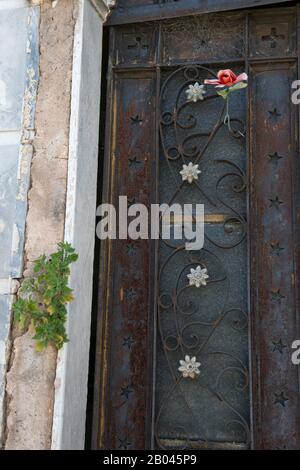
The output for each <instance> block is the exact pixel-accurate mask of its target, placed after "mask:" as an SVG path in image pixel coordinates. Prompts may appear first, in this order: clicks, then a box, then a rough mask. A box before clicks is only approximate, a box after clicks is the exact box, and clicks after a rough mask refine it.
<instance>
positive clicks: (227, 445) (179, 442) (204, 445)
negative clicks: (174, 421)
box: [159, 439, 249, 450]
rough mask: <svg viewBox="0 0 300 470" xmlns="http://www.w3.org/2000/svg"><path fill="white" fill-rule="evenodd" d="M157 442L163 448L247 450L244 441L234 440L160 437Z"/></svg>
mask: <svg viewBox="0 0 300 470" xmlns="http://www.w3.org/2000/svg"><path fill="white" fill-rule="evenodd" d="M159 442H160V443H161V444H162V445H163V448H165V449H168V448H169V449H176V448H177V449H178V448H186V447H187V446H188V449H195V450H197V449H199V450H247V449H249V446H248V445H247V444H244V443H236V442H214V441H211V442H203V441H196V440H186V441H184V440H183V439H160V440H159Z"/></svg>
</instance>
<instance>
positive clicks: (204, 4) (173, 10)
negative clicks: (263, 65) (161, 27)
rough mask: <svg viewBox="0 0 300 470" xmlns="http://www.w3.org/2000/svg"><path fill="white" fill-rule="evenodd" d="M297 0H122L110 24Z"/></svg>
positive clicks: (112, 15) (113, 13)
mask: <svg viewBox="0 0 300 470" xmlns="http://www.w3.org/2000/svg"><path fill="white" fill-rule="evenodd" d="M292 1H293V0H119V2H118V3H117V6H116V8H115V9H114V10H113V11H112V13H111V15H110V16H109V18H108V20H107V24H108V25H119V24H126V23H139V22H142V21H151V20H161V19H169V18H177V17H183V16H191V15H200V14H204V13H216V12H220V11H228V10H239V9H245V8H253V7H259V6H264V5H276V4H279V3H290V2H292Z"/></svg>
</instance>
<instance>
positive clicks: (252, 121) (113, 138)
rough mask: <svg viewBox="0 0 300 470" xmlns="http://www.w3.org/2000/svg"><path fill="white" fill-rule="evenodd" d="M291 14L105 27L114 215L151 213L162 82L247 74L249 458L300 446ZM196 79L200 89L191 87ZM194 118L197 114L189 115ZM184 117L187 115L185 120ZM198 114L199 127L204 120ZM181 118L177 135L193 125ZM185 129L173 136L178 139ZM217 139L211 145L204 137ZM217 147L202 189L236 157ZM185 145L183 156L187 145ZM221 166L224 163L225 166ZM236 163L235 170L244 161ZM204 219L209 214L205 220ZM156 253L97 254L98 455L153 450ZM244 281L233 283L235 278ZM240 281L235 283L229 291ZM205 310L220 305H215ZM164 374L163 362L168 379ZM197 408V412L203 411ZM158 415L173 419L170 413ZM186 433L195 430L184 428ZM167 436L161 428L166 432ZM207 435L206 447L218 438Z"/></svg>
mask: <svg viewBox="0 0 300 470" xmlns="http://www.w3.org/2000/svg"><path fill="white" fill-rule="evenodd" d="M131 3H132V4H133V2H131ZM140 3H142V0H141V2H140ZM220 3H221V2H220ZM225 3H226V2H224V4H223V5H225ZM177 4H178V5H179V4H181V2H180V1H179V2H176V4H175V3H174V5H173V7H175V6H177ZM142 5H144V3H142ZM166 5H168V6H170V5H171V3H169V2H168V3H166ZM158 6H159V5H152V7H158ZM164 6H165V5H163V8H164ZM131 7H132V8H133V5H131ZM144 7H145V8H146V4H145V6H144ZM149 8H150V7H149ZM296 12H297V9H296V8H293V7H291V8H282V9H278V8H276V9H272V10H271V9H270V10H269V9H267V10H266V11H259V12H258V11H253V10H251V12H248V13H247V12H237V13H223V14H221V15H220V14H217V15H216V16H214V15H203V16H201V15H200V16H198V17H197V18H195V17H191V18H178V19H176V20H175V19H173V20H171V21H163V22H161V23H159V22H153V23H147V24H145V23H141V24H133V25H125V26H118V27H112V28H111V41H110V48H111V49H110V67H109V83H110V90H111V91H110V92H109V94H108V104H109V106H108V107H109V109H110V111H109V112H108V115H107V130H106V157H105V159H106V167H107V172H106V176H105V182H104V185H105V188H106V189H105V193H104V194H105V201H104V202H113V203H114V204H117V203H118V200H117V199H118V196H119V195H127V196H128V198H129V205H130V204H133V203H134V202H141V203H144V204H145V205H146V206H149V204H150V202H158V200H159V191H160V188H159V187H158V181H159V178H158V177H159V171H157V169H159V170H160V171H163V166H162V162H161V154H162V152H161V151H160V147H159V126H160V123H161V122H162V121H163V119H162V116H161V115H160V97H159V92H160V89H161V87H162V86H164V84H165V83H167V82H168V77H170V76H172V77H175V78H176V76H177V75H176V74H177V73H178V71H180V67H182V71H183V70H184V69H185V68H186V69H187V70H189V68H190V71H191V72H192V73H193V66H194V65H195V66H196V67H194V71H195V70H196V69H197V67H199V66H200V64H202V65H205V66H207V67H210V68H211V69H214V70H216V69H217V67H222V68H227V66H228V67H229V66H230V67H231V68H232V69H233V70H235V71H236V72H240V71H242V70H244V67H248V69H249V70H248V71H249V75H250V82H249V99H250V103H249V104H250V107H249V112H248V181H249V186H248V199H249V204H248V210H249V212H248V214H247V213H246V212H247V210H246V209H245V210H243V211H242V212H243V218H244V219H245V226H246V218H247V219H248V232H249V234H248V251H249V259H248V266H249V270H248V271H249V272H248V273H247V272H245V273H244V275H245V279H246V278H247V275H249V278H250V282H249V289H250V297H251V299H250V300H251V302H250V303H249V308H248V313H249V317H250V323H251V331H250V343H251V347H250V352H249V356H250V363H251V369H252V370H251V375H250V382H251V383H250V387H251V388H252V396H251V399H252V405H251V406H252V418H253V419H252V423H251V434H252V443H251V444H252V447H253V448H259V449H277V448H287V449H296V448H298V449H299V448H300V428H299V426H300V416H299V407H300V403H299V375H298V374H299V372H298V369H297V367H296V366H295V365H293V364H292V362H291V353H292V351H291V344H292V342H293V341H294V340H295V339H298V338H299V337H300V336H299V335H300V331H299V320H298V315H299V305H298V306H297V299H299V295H298V290H297V289H299V280H298V271H299V269H298V270H297V266H299V259H297V257H298V258H299V220H300V218H299V206H300V203H299V163H298V153H297V152H298V116H297V112H298V110H297V107H296V106H294V105H293V104H292V102H291V82H292V81H293V80H294V79H296V78H297V70H298V67H299V61H298V53H299V50H298V49H299V48H298V45H297V35H296V30H297V24H296V22H297V20H296V18H297V14H296ZM144 13H145V15H144V17H143V19H144V18H147V14H146V13H147V12H146V10H145V12H144ZM182 14H183V13H182ZM115 18H116V16H115ZM143 19H141V21H143ZM183 22H184V27H183V26H182V25H183ZM228 25H230V26H228ZM203 31H205V33H204V32H203ZM230 31H232V32H233V33H232V34H230ZM247 33H248V36H247ZM220 64H221V65H220ZM229 64H230V65H229ZM200 68H201V67H200ZM175 72H176V73H175ZM180 73H182V72H180ZM201 73H202V72H201ZM172 74H174V75H172ZM178 76H179V75H178ZM197 77H198V75H197ZM198 78H199V80H200V81H201V80H202V79H203V77H202V75H201V76H200V75H199V77H198ZM204 78H207V77H204ZM181 85H182V84H180V83H179V82H178V83H177V85H176V80H175V81H174V84H173V85H172V84H171V82H170V83H169V85H168V87H169V88H168V89H169V92H170V96H171V97H172V96H176V93H177V91H178V90H180V89H181V88H180V86H181ZM172 87H173V88H172ZM238 93H241V94H240V95H239V94H238ZM238 93H237V94H236V96H235V98H234V101H233V102H232V112H234V113H235V114H237V116H238V118H240V119H241V118H242V116H240V115H239V113H242V111H243V109H246V107H247V103H245V102H243V103H240V104H239V103H238V101H236V102H235V100H238V99H242V97H245V96H246V95H245V94H243V93H244V92H238ZM220 99H221V98H220ZM211 102H212V101H211ZM234 103H235V104H234ZM164 106H165V107H166V109H164V107H162V108H161V110H162V111H166V112H167V115H168V112H169V111H170V112H169V116H170V115H172V112H175V111H174V109H173V108H174V107H173V108H172V106H171V105H170V106H171V109H170V110H169V109H168V106H169V103H168V101H167V100H166V101H164ZM170 106H169V107H170ZM197 109H198V111H199V112H200V108H197ZM197 109H196V107H195V108H194V110H193V111H195V115H197V113H198V111H197ZM212 112H213V111H212ZM205 116H206V118H207V120H208V121H210V114H209V113H207V114H205ZM165 117H166V116H165ZM198 118H199V119H198ZM190 119H191V120H190V121H189V125H190V124H191V123H193V122H194V121H193V118H191V117H190ZM171 121H172V120H171ZM197 122H198V123H200V124H201V125H202V123H203V122H204V120H203V116H202V115H201V116H200V115H199V116H198V117H197ZM167 127H168V126H167ZM183 129H185V128H183ZM189 129H190V128H189V126H187V127H186V131H185V132H189ZM223 130H224V132H225V129H223ZM196 135H197V134H196ZM222 136H223V134H221V133H220V134H219V135H218V138H219V139H221V137H222ZM172 139H173V137H172V136H171V137H170V136H167V139H166V141H167V146H171V147H174V142H173V141H172ZM226 139H229V136H228V135H227V134H226V138H225V137H224V140H223V141H222V139H221V140H220V141H219V147H216V149H217V150H216V151H215V152H213V151H212V152H211V154H210V155H209V158H208V164H207V170H208V172H207V174H208V175H209V174H210V171H211V175H212V178H210V177H207V178H206V179H205V180H204V179H203V175H201V178H202V184H204V187H205V185H208V187H210V188H211V187H212V184H213V173H214V170H213V169H212V168H213V166H212V165H211V166H210V165H209V160H210V159H211V161H213V160H214V159H215V158H217V157H218V155H215V153H217V154H222V153H224V152H225V153H226V152H227V150H228V152H229V154H230V155H229V156H230V158H233V159H235V158H237V157H235V156H234V155H235V152H236V150H237V149H236V147H234V149H235V150H231V147H230V145H232V142H231V140H228V142H227V140H226ZM223 142H226V144H225V143H224V144H223ZM243 142H245V141H243ZM192 143H193V140H192V141H191V145H192ZM161 144H162V142H161ZM194 144H195V145H194V147H192V148H191V149H190V152H191V153H193V152H194V151H195V148H196V147H197V145H201V142H200V141H199V142H194ZM233 145H234V144H233ZM211 148H213V146H211ZM241 148H242V146H241ZM243 148H244V147H243ZM193 149H194V150H193ZM181 150H182V149H181ZM173 152H174V148H173ZM187 153H189V152H187ZM245 154H246V152H244V155H245ZM236 155H241V156H242V155H243V153H239V152H237V153H236ZM173 156H174V155H173ZM171 157H172V155H171ZM225 157H226V158H225ZM225 157H224V158H225V159H227V157H228V155H225ZM224 158H223V160H224ZM234 161H235V160H234ZM202 163H203V162H201V164H202ZM240 163H241V164H242V168H244V166H243V165H244V164H246V161H245V158H244V160H242V161H241V162H240ZM210 168H211V169H210ZM201 169H202V170H204V168H202V167H201ZM243 171H244V170H243ZM161 176H162V175H160V180H163V181H164V183H163V185H162V187H163V189H167V188H168V184H170V185H171V183H170V182H169V183H168V180H167V179H166V180H164V178H166V177H167V175H166V174H165V175H164V178H163V179H161ZM233 187H234V186H233ZM170 190H172V187H171V186H170ZM214 196H215V194H214V192H213V191H212V197H214ZM160 202H163V201H160ZM219 212H220V211H219ZM297 214H298V216H297ZM209 215H211V216H213V217H215V216H216V215H217V216H220V214H219V213H218V214H215V213H212V214H209ZM221 215H222V214H221ZM216 220H217V219H216ZM218 220H219V219H218ZM222 220H223V219H222ZM246 228H247V227H246ZM235 229H236V227H235ZM230 230H231V229H230ZM228 233H229V234H230V233H231V234H232V233H233V232H231V231H229V232H228ZM221 242H224V240H221ZM245 245H246V244H245ZM240 246H241V247H242V246H243V245H242V244H241V245H240ZM219 251H220V250H219ZM158 253H159V250H158V247H157V246H156V249H154V246H153V245H152V244H151V243H150V242H149V241H147V240H144V241H143V240H138V241H127V240H119V241H118V240H116V241H113V242H105V243H104V244H103V250H102V257H101V259H102V267H103V269H102V272H101V291H100V292H101V293H100V297H101V299H100V300H101V304H102V306H101V312H100V317H101V319H100V326H99V332H100V333H99V349H98V351H99V356H100V359H99V360H98V366H97V367H98V373H99V374H100V375H101V380H100V383H99V384H98V386H97V387H98V390H99V389H100V392H98V395H99V393H100V398H99V401H100V404H99V406H98V405H97V400H96V420H97V423H98V421H100V425H99V430H98V435H97V446H99V447H101V448H106V449H144V448H150V447H151V446H153V439H154V435H155V432H156V431H157V429H156V424H155V418H157V416H156V417H155V413H153V415H152V410H155V409H157V408H155V406H153V403H154V402H153V403H152V400H154V398H155V396H156V397H157V396H159V393H157V390H155V386H156V387H159V386H161V387H162V388H161V390H163V387H164V386H165V385H166V380H165V378H164V370H163V367H162V368H161V369H159V367H158V372H157V373H158V374H160V381H161V384H160V381H159V380H158V379H157V373H156V374H155V371H153V369H154V368H155V367H156V365H157V364H158V359H159V354H160V352H159V349H156V345H155V339H156V334H157V332H156V329H157V325H156V321H157V317H155V314H154V313H153V312H154V306H155V305H156V302H157V300H158V299H157V298H156V296H155V292H156V291H157V292H158V278H159V276H158V272H157V269H155V266H154V260H155V257H158ZM229 253H230V252H229ZM238 256H241V259H244V258H242V256H244V255H242V254H240V255H238V254H235V255H232V257H231V258H230V256H228V259H227V262H228V263H229V262H232V263H233V264H234V263H239V269H241V262H240V261H239V258H238ZM245 256H246V255H245ZM229 258H230V259H229ZM158 261H159V260H158ZM157 264H159V263H157ZM224 265H225V264H224ZM244 269H245V271H246V267H245V268H244ZM236 272H238V270H235V273H236ZM171 276H172V273H171V274H170V276H169V278H168V277H167V280H166V282H167V285H168V286H169V284H168V282H169V281H170V280H171ZM243 279H244V278H242V276H240V281H243ZM243 282H244V281H243ZM237 284H238V283H237ZM233 288H234V286H233ZM245 289H246V287H245ZM241 291H243V289H242V290H241ZM245 296H246V293H245ZM218 298H222V294H220V295H219V296H218ZM236 300H238V298H237V296H235V301H236ZM298 303H299V301H298ZM243 308H244V309H246V306H244V307H243ZM206 310H207V311H210V310H209V308H207V309H206ZM202 333H203V332H202V331H200V333H199V334H200V335H202ZM158 336H159V335H158ZM224 338H227V336H226V335H224ZM158 339H159V338H158ZM224 341H225V340H224ZM225 342H226V341H225ZM234 344H235V346H237V344H236V343H234ZM245 344H246V343H245ZM221 349H222V348H221ZM221 349H220V350H221ZM157 351H158V352H157ZM243 351H244V350H243ZM155 352H157V356H156V355H155ZM243 354H244V353H243ZM246 359H247V358H246V357H245V360H246ZM201 362H202V361H201ZM207 363H208V362H207ZM175 366H176V364H175V362H174V368H175V369H176V367H175ZM155 377H156V384H155ZM223 392H224V390H223ZM154 401H155V400H154ZM157 403H158V399H157ZM157 403H156V407H157V406H158V405H157ZM154 404H155V403H154ZM206 408H207V409H206V411H207V410H208V411H209V406H207V407H206ZM99 409H100V412H99ZM171 409H172V410H173V412H174V410H175V411H176V406H173V407H172V406H171ZM198 411H199V410H198V409H197V412H198ZM166 416H167V413H166ZM178 417H179V418H180V416H179V414H178ZM185 419H186V416H185V415H184V420H185ZM170 422H171V420H170ZM193 425H194V426H196V427H197V423H196V421H194V422H193ZM173 428H174V426H172V425H171V426H170V429H171V431H172V432H173V430H174V429H173ZM168 429H169V428H168ZM168 429H167V430H168ZM215 431H216V435H217V436H220V433H219V431H220V429H216V430H215V429H214V432H215ZM172 432H171V433H170V436H171V438H170V436H164V434H165V429H163V430H162V433H161V436H160V438H161V437H163V438H164V437H166V438H167V440H168V441H170V442H168V443H167V444H166V446H167V447H170V448H172V446H173V445H175V444H174V442H173V437H174V436H175V439H177V441H178V439H179V440H180V439H181V437H182V436H181V435H180V433H177V434H176V433H175V434H176V435H175V434H174V436H173V435H172ZM218 433H219V434H218ZM223 434H224V433H223ZM224 435H225V434H224ZM195 436H196V437H195ZM199 436H200V437H199ZM192 439H193V444H192V445H193V446H194V447H193V448H207V445H206V443H205V442H204V443H203V442H202V441H203V439H202V435H201V433H199V430H197V429H196V430H195V433H194V434H193V435H192ZM183 440H184V439H183ZM212 440H213V441H214V442H213V443H211V448H224V447H226V446H227V448H228V442H226V443H225V442H219V441H218V438H216V437H215V436H213V437H212ZM221 440H222V439H221ZM223 440H226V441H230V437H228V436H225V437H224V438H223ZM215 441H216V442H215ZM237 442H238V444H237V445H236V443H235V444H234V445H233V447H241V448H244V447H247V446H248V444H249V443H248V441H247V442H246V441H244V440H241V442H239V441H237ZM183 444H184V443H183ZM183 444H182V445H183ZM185 444H186V442H185ZM229 444H230V442H229ZM245 444H246V445H245ZM229 447H230V445H229Z"/></svg>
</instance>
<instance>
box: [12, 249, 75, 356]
mask: <svg viewBox="0 0 300 470" xmlns="http://www.w3.org/2000/svg"><path fill="white" fill-rule="evenodd" d="M77 259H78V255H77V254H76V253H75V250H74V248H72V246H71V245H70V244H69V243H59V245H58V251H57V252H56V253H53V254H52V255H50V256H49V257H47V256H45V255H43V256H41V257H40V258H38V259H37V260H35V261H34V275H33V276H32V277H30V278H28V279H25V280H24V281H23V283H22V286H21V288H20V289H19V298H18V300H17V301H16V302H15V304H14V306H13V310H14V315H15V319H16V321H17V322H19V324H20V326H21V328H27V327H28V326H29V325H30V324H31V325H32V327H33V329H34V332H35V334H34V337H33V339H35V340H36V349H37V351H42V350H43V349H44V348H46V347H47V346H48V345H49V344H53V345H54V346H55V347H56V348H57V349H60V348H62V346H63V345H64V343H66V342H67V341H68V337H67V334H66V329H65V322H66V319H67V309H66V305H67V304H68V303H69V302H71V301H72V300H73V291H72V289H70V287H68V280H69V275H70V264H71V263H74V262H75V261H76V260H77Z"/></svg>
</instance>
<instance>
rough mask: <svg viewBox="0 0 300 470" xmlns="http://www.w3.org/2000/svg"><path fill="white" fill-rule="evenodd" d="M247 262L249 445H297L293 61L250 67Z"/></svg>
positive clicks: (299, 425) (299, 429) (299, 434)
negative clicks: (250, 368) (250, 380)
mask: <svg viewBox="0 0 300 470" xmlns="http://www.w3.org/2000/svg"><path fill="white" fill-rule="evenodd" d="M250 72H251V77H252V80H251V116H252V118H253V125H252V126H251V130H252V132H251V150H252V152H251V153H252V158H251V214H250V215H251V218H250V224H251V239H252V243H251V263H252V282H251V284H252V285H251V287H252V350H253V355H252V357H253V390H254V393H253V398H254V401H253V415H254V429H253V436H254V446H255V447H256V448H263V449H281V448H287V449H297V448H298V449H299V446H300V415H299V410H300V402H299V381H298V380H299V378H298V371H297V368H296V367H295V366H294V365H292V363H291V349H290V347H291V344H292V343H293V341H294V340H295V339H296V338H298V337H299V331H297V330H298V329H297V324H298V321H297V315H298V312H297V309H296V304H295V282H296V276H297V272H296V265H295V261H296V259H295V257H296V251H295V237H296V236H298V234H297V233H295V232H294V222H295V221H294V209H295V208H294V188H295V186H294V185H295V184H297V185H298V184H299V182H298V181H295V180H294V175H295V166H296V159H297V155H296V141H297V132H296V127H295V124H296V121H295V114H296V113H295V111H296V107H295V106H294V105H293V104H292V103H291V99H290V94H291V83H292V81H293V80H294V79H295V78H296V63H295V62H287V63H274V64H270V63H268V64H259V65H252V66H251V69H250Z"/></svg>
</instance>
